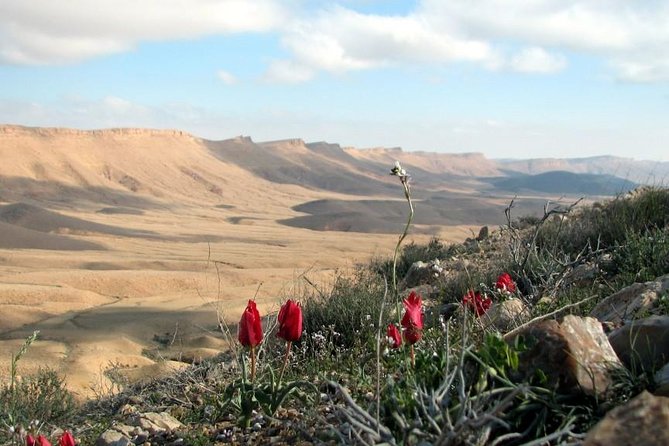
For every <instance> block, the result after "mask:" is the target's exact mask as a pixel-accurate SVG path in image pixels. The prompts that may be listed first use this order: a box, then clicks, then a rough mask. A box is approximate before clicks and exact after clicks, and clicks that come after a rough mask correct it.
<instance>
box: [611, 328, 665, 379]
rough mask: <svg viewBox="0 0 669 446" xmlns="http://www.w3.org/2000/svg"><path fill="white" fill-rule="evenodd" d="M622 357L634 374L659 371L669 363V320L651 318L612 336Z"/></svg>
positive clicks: (614, 346) (619, 355)
mask: <svg viewBox="0 0 669 446" xmlns="http://www.w3.org/2000/svg"><path fill="white" fill-rule="evenodd" d="M609 342H610V343H611V346H612V347H613V349H614V350H615V352H616V354H617V355H618V357H619V358H620V359H621V360H622V361H623V363H625V365H626V366H627V367H628V368H629V369H630V370H632V371H641V370H645V371H655V370H659V369H660V368H662V366H664V364H666V363H667V362H669V316H651V317H648V318H645V319H639V320H636V321H634V322H632V323H630V324H627V325H624V326H622V327H620V328H618V329H616V330H614V331H613V332H611V334H610V335H609Z"/></svg>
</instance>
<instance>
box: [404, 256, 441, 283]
mask: <svg viewBox="0 0 669 446" xmlns="http://www.w3.org/2000/svg"><path fill="white" fill-rule="evenodd" d="M443 272H444V268H443V267H442V266H441V261H440V260H439V259H434V260H430V261H429V262H421V261H418V262H415V263H414V264H413V265H411V267H410V268H409V271H407V273H406V275H405V276H404V278H403V279H402V281H401V283H400V285H399V287H400V289H405V288H414V287H417V286H420V285H426V284H427V285H430V284H434V283H436V282H437V281H438V280H439V279H440V278H441V277H442V274H443Z"/></svg>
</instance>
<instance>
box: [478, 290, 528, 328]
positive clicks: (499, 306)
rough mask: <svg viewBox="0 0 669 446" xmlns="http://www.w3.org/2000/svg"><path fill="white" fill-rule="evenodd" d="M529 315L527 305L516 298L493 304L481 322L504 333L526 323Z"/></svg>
mask: <svg viewBox="0 0 669 446" xmlns="http://www.w3.org/2000/svg"><path fill="white" fill-rule="evenodd" d="M529 315H530V314H529V311H528V310H527V307H526V306H525V303H523V301H522V300H520V299H518V298H517V297H514V298H512V299H507V300H503V301H501V302H495V303H493V304H492V307H490V309H489V310H488V311H486V312H485V314H484V315H483V316H482V317H481V320H482V321H483V322H484V323H485V324H486V325H488V326H493V327H495V328H496V329H497V330H499V331H501V332H502V333H504V332H507V331H509V330H511V329H513V328H515V327H517V326H519V325H520V324H522V323H523V322H525V321H526V320H527V319H528V317H529Z"/></svg>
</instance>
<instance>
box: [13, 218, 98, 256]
mask: <svg viewBox="0 0 669 446" xmlns="http://www.w3.org/2000/svg"><path fill="white" fill-rule="evenodd" d="M0 249H50V250H57V251H83V250H88V249H94V250H103V249H106V248H105V247H104V246H102V245H100V244H98V243H92V242H87V241H84V240H77V239H74V238H70V237H66V236H63V235H58V234H45V233H43V232H40V231H35V230H32V229H26V228H24V227H21V226H16V225H11V224H8V223H5V222H2V221H0Z"/></svg>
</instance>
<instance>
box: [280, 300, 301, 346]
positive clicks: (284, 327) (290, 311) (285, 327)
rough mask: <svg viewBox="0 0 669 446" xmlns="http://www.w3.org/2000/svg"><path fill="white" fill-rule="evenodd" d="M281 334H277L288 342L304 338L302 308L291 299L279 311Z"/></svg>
mask: <svg viewBox="0 0 669 446" xmlns="http://www.w3.org/2000/svg"><path fill="white" fill-rule="evenodd" d="M278 319H279V332H278V333H277V334H276V335H277V336H278V337H280V338H281V339H285V340H286V341H288V342H295V341H297V340H298V339H300V337H302V307H301V306H300V304H299V303H296V302H294V301H292V300H290V299H288V300H287V301H286V303H285V304H283V306H282V307H281V309H280V310H279V317H278Z"/></svg>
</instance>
